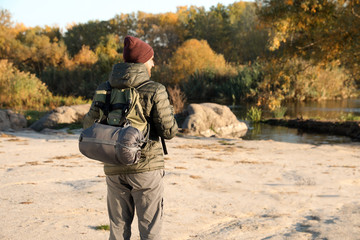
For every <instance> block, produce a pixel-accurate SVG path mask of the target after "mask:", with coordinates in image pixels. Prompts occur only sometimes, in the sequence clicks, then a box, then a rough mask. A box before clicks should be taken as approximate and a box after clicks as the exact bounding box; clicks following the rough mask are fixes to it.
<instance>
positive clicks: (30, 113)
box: [23, 110, 48, 126]
mask: <svg viewBox="0 0 360 240" xmlns="http://www.w3.org/2000/svg"><path fill="white" fill-rule="evenodd" d="M47 113H48V111H35V110H27V111H24V112H23V114H24V116H25V118H26V120H27V124H28V126H31V124H33V123H34V122H36V121H37V120H39V119H40V118H42V117H43V116H45V115H46V114H47Z"/></svg>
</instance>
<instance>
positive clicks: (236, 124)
mask: <svg viewBox="0 0 360 240" xmlns="http://www.w3.org/2000/svg"><path fill="white" fill-rule="evenodd" d="M187 112H188V114H189V115H188V117H187V118H186V119H185V121H184V123H183V125H182V128H183V129H184V130H186V131H187V132H188V133H190V134H195V135H202V136H206V137H210V136H216V137H228V136H233V137H242V136H244V135H245V134H246V132H247V129H248V127H247V125H246V124H245V123H244V122H240V121H239V120H238V119H237V118H236V116H235V114H234V113H233V112H232V111H231V110H230V108H229V107H227V106H224V105H219V104H216V103H201V104H190V105H189V106H188V108H187Z"/></svg>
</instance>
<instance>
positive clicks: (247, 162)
mask: <svg viewBox="0 0 360 240" xmlns="http://www.w3.org/2000/svg"><path fill="white" fill-rule="evenodd" d="M234 164H272V162H258V161H248V160H240V161H234Z"/></svg>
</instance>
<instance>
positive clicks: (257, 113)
mask: <svg viewBox="0 0 360 240" xmlns="http://www.w3.org/2000/svg"><path fill="white" fill-rule="evenodd" d="M261 117H262V110H261V108H257V107H251V108H250V109H249V110H248V112H247V113H246V119H247V120H250V121H252V122H260V121H261Z"/></svg>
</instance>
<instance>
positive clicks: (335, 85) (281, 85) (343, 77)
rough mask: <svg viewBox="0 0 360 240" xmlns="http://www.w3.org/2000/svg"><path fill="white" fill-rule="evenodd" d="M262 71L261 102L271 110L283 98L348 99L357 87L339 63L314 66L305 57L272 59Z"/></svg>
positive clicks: (300, 99) (259, 97) (299, 99)
mask: <svg viewBox="0 0 360 240" xmlns="http://www.w3.org/2000/svg"><path fill="white" fill-rule="evenodd" d="M262 71H263V73H264V79H263V80H262V82H261V84H260V85H259V89H258V90H259V94H258V102H259V103H260V104H262V105H264V106H266V107H268V108H269V109H270V110H274V109H275V108H277V107H280V105H281V102H282V101H283V100H298V101H305V100H325V99H334V98H347V97H350V96H352V95H353V94H354V91H355V90H356V86H355V83H354V82H353V81H352V80H350V76H348V75H347V74H346V72H345V70H344V69H343V68H342V67H340V66H338V65H337V64H336V63H332V64H328V65H327V66H319V65H317V66H315V65H313V64H312V63H311V62H309V61H305V60H302V59H290V60H287V61H285V62H281V61H278V60H270V61H268V62H266V63H264V64H263V70H262Z"/></svg>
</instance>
